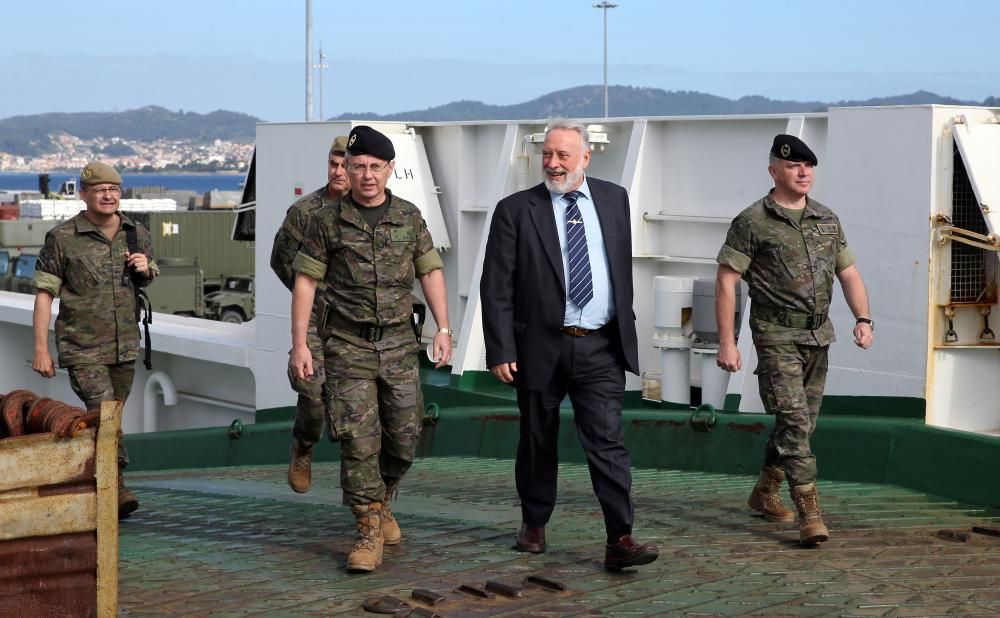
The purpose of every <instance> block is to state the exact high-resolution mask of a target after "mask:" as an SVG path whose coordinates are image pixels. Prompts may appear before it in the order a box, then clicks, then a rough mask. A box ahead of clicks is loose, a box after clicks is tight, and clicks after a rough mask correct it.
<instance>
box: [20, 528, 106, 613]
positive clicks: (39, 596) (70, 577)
mask: <svg viewBox="0 0 1000 618" xmlns="http://www.w3.org/2000/svg"><path fill="white" fill-rule="evenodd" d="M96 560H97V536H96V535H95V534H94V533H93V532H89V533H86V532H83V533H75V534H61V535H58V536H50V537H39V538H32V539H14V540H9V541H0V616H19V617H20V616H93V615H96V611H97V602H96V596H95V594H94V589H95V587H96V585H97V584H96V578H97V576H96V571H95V570H94V564H95V562H96Z"/></svg>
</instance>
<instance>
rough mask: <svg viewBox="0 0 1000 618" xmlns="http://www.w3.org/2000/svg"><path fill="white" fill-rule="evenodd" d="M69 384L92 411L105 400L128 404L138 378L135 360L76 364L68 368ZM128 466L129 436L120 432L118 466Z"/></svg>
mask: <svg viewBox="0 0 1000 618" xmlns="http://www.w3.org/2000/svg"><path fill="white" fill-rule="evenodd" d="M66 371H68V372H69V383H70V386H72V387H73V392H74V393H76V396H77V397H79V398H80V399H82V400H83V405H84V406H85V407H86V408H87V409H88V410H100V409H101V402H102V401H112V400H118V401H120V402H122V403H123V404H124V403H125V400H126V399H128V394H129V392H131V390H132V379H133V378H135V361H129V362H127V363H118V364H116V365H73V366H72V367H67V368H66ZM127 465H128V451H127V450H126V449H125V436H123V435H122V432H121V430H119V431H118V467H119V468H124V467H125V466H127Z"/></svg>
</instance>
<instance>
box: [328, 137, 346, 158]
mask: <svg viewBox="0 0 1000 618" xmlns="http://www.w3.org/2000/svg"><path fill="white" fill-rule="evenodd" d="M346 152H347V136H346V135H338V136H337V137H335V138H334V139H333V143H332V144H330V154H332V155H341V156H343V155H344V154H345V153H346Z"/></svg>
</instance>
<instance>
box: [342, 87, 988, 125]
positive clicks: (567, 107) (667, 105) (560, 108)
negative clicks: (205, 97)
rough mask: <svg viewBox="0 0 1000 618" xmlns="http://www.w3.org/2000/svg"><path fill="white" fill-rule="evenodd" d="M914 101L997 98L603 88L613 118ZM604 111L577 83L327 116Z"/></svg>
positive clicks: (439, 117) (506, 116) (592, 114)
mask: <svg viewBox="0 0 1000 618" xmlns="http://www.w3.org/2000/svg"><path fill="white" fill-rule="evenodd" d="M918 104H938V105H983V106H986V107H994V106H1000V98H997V97H989V98H988V99H986V100H985V101H962V100H959V99H953V98H951V97H943V96H940V95H937V94H934V93H933V92H926V91H923V90H921V91H918V92H914V93H913V94H905V95H899V96H892V97H882V98H876V99H866V100H863V101H838V102H836V103H823V102H821V101H783V100H776V99H769V98H767V97H762V96H746V97H740V98H739V99H735V100H734V99H727V98H725V97H719V96H715V95H711V94H705V93H703V92H694V91H688V90H671V91H668V90H661V89H659V88H636V87H632V86H610V87H608V109H609V112H610V115H611V116H612V117H630V116H688V115H720V114H721V115H725V114H778V113H788V112H799V113H804V112H821V111H825V110H826V109H828V108H830V107H859V106H868V105H918ZM603 115H604V88H603V87H602V86H577V87H575V88H568V89H566V90H558V91H556V92H550V93H549V94H546V95H543V96H540V97H538V98H537V99H533V100H531V101H527V102H525V103H516V104H514V105H488V104H486V103H482V102H480V101H456V102H454V103H448V104H446V105H440V106H437V107H431V108H428V109H422V110H415V111H408V112H398V113H394V114H382V115H379V114H372V113H364V112H362V113H346V114H341V115H340V116H337V117H336V118H331V120H347V119H365V120H421V121H427V122H440V121H447V120H524V119H539V118H549V117H552V116H566V117H570V118H599V117H601V116H603Z"/></svg>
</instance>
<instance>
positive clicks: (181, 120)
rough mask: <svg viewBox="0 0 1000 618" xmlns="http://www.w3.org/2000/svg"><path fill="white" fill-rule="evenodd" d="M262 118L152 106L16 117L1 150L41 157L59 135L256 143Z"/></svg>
mask: <svg viewBox="0 0 1000 618" xmlns="http://www.w3.org/2000/svg"><path fill="white" fill-rule="evenodd" d="M257 122H259V120H258V119H257V118H255V117H253V116H250V115H247V114H241V113H238V112H227V111H222V110H219V111H214V112H211V113H208V114H198V113H195V112H185V111H183V110H181V111H177V112H172V111H170V110H168V109H164V108H162V107H157V106H148V107H143V108H140V109H134V110H129V111H125V112H81V113H72V114H64V113H52V114H37V115H34V116H13V117H11V118H5V119H3V120H0V152H8V153H11V154H15V155H23V156H35V155H39V154H43V153H47V152H52V151H54V150H55V149H56V147H55V143H54V142H55V140H56V139H58V136H59V135H63V134H68V135H73V136H76V137H78V138H80V139H83V140H90V139H94V138H99V137H103V138H111V137H119V138H122V139H125V140H129V141H139V142H154V141H156V140H159V139H168V140H170V139H172V140H188V141H192V142H211V141H213V140H216V139H222V140H227V141H234V142H246V143H251V142H253V140H254V133H255V129H254V125H255V124H256V123H257Z"/></svg>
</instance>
